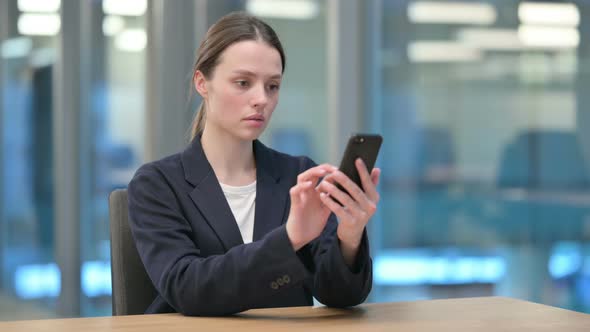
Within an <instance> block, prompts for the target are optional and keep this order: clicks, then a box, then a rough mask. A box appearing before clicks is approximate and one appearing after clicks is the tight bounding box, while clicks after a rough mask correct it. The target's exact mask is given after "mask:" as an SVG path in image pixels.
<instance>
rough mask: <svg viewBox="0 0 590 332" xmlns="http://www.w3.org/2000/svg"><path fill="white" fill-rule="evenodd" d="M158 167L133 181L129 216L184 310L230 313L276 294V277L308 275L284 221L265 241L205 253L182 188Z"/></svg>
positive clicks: (165, 289) (162, 286)
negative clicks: (181, 200) (180, 200)
mask: <svg viewBox="0 0 590 332" xmlns="http://www.w3.org/2000/svg"><path fill="white" fill-rule="evenodd" d="M166 179H167V178H166V177H165V176H164V175H163V174H162V173H161V171H160V170H158V169H157V168H156V167H153V166H149V164H148V165H147V166H143V167H142V168H140V169H139V170H138V172H137V173H136V175H135V177H134V178H133V180H132V181H131V182H130V184H129V186H128V197H129V221H130V226H131V230H132V233H133V236H134V238H135V242H136V245H137V249H138V252H139V254H140V257H141V259H142V261H143V263H144V265H145V267H146V270H147V272H148V275H149V276H150V278H151V280H152V282H153V283H154V285H155V287H156V289H157V290H158V292H159V293H160V295H161V296H162V297H163V298H164V299H165V300H166V301H167V302H168V303H169V304H170V305H171V306H172V307H173V308H174V309H176V310H177V311H178V312H180V313H182V314H185V315H199V316H200V315H206V316H216V315H228V314H232V313H237V312H240V311H244V310H247V309H250V308H253V307H257V306H258V305H257V304H259V303H263V302H264V299H265V298H268V297H269V296H273V295H274V294H276V291H277V290H276V289H273V287H270V286H269V285H273V281H275V280H277V277H279V278H283V279H282V280H283V281H285V282H288V283H290V284H292V285H293V284H299V283H300V282H303V281H304V280H305V279H306V278H307V277H309V272H307V270H306V268H305V266H304V264H303V263H302V261H301V260H300V259H299V257H298V256H297V254H296V253H295V251H294V250H293V248H292V246H291V244H290V241H289V238H288V236H287V232H286V229H285V226H284V225H283V226H281V227H279V228H277V229H275V230H273V231H271V232H269V233H268V234H266V236H265V237H264V238H263V239H261V240H260V241H256V242H252V243H248V244H243V245H238V246H236V247H233V248H231V249H230V250H228V251H227V252H226V253H225V254H222V255H214V256H208V257H202V256H201V255H200V249H199V244H198V243H195V242H194V240H193V236H192V235H193V234H192V232H193V231H192V229H191V226H190V224H189V222H188V221H187V220H186V219H185V218H184V217H183V215H182V213H181V207H180V206H179V203H178V199H177V197H176V196H175V195H176V194H177V193H176V192H175V191H174V190H173V189H172V188H173V186H172V185H170V184H169V183H168V182H167V180H166Z"/></svg>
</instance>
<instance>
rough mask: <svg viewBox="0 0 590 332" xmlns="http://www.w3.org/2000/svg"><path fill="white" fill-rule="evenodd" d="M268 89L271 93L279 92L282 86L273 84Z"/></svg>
mask: <svg viewBox="0 0 590 332" xmlns="http://www.w3.org/2000/svg"><path fill="white" fill-rule="evenodd" d="M268 88H269V89H270V91H277V90H278V89H279V88H280V85H278V84H271V85H269V86H268Z"/></svg>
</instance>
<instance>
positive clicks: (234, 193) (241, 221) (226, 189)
mask: <svg viewBox="0 0 590 332" xmlns="http://www.w3.org/2000/svg"><path fill="white" fill-rule="evenodd" d="M219 184H220V185H221V189H222V190H223V194H224V195H225V198H226V199H227V202H228V203H229V207H230V208H231V212H232V213H233V214H234V218H235V219H236V222H237V223H238V227H239V228H240V233H241V234H242V239H243V240H244V243H250V242H252V237H253V236H254V207H255V206H256V181H254V182H253V183H250V184H249V185H245V186H240V187H234V186H228V185H227V184H223V183H219Z"/></svg>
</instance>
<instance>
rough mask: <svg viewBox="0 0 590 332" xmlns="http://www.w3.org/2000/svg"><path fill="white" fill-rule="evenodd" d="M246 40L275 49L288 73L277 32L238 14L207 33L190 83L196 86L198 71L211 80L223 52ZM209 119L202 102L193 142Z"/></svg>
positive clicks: (232, 15) (242, 13) (218, 23)
mask: <svg viewBox="0 0 590 332" xmlns="http://www.w3.org/2000/svg"><path fill="white" fill-rule="evenodd" d="M243 40H261V41H264V42H265V43H267V44H268V45H270V46H272V47H274V48H275V49H276V50H277V51H278V52H279V54H280V56H281V64H282V72H284V71H285V61H286V59H285V52H284V51H283V46H282V45H281V42H280V40H279V37H278V36H277V34H276V32H275V31H274V30H273V29H272V28H271V27H270V26H269V25H268V24H266V23H265V22H263V21H262V20H260V19H258V18H256V17H254V16H252V15H249V14H247V13H244V12H236V13H231V14H228V15H225V16H223V17H222V18H221V19H219V21H217V22H216V23H215V24H213V25H212V26H211V27H210V28H209V30H208V31H207V34H206V35H205V39H204V40H203V42H202V43H201V45H200V46H199V50H198V52H197V58H196V60H195V64H194V65H193V76H192V77H193V79H192V80H191V82H194V77H195V74H196V72H197V70H199V71H200V72H201V73H203V76H205V79H211V77H212V75H213V71H214V69H215V67H216V66H217V64H218V63H219V57H220V56H221V54H222V53H223V51H225V49H226V48H227V47H228V46H230V45H232V44H234V43H237V42H239V41H243ZM191 84H194V83H191ZM192 90H193V91H194V89H192ZM206 116H207V115H206V109H205V103H204V102H201V105H200V106H199V109H198V110H197V113H196V114H195V117H194V118H193V122H192V124H191V140H192V139H193V138H195V136H197V135H198V134H199V133H200V132H202V131H203V129H204V126H205V117H206Z"/></svg>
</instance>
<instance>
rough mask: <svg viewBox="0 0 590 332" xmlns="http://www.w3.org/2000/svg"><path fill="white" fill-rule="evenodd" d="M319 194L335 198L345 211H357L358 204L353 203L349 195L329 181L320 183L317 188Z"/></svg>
mask: <svg viewBox="0 0 590 332" xmlns="http://www.w3.org/2000/svg"><path fill="white" fill-rule="evenodd" d="M318 187H319V190H320V192H325V193H328V194H329V195H330V196H331V197H333V198H335V199H337V200H338V202H340V203H341V204H342V205H344V206H345V207H346V209H347V210H350V211H353V210H358V209H359V208H360V207H359V204H358V203H357V202H355V201H354V200H353V199H352V198H351V197H350V195H348V194H347V193H345V192H344V191H342V190H340V189H339V188H338V187H336V186H335V185H334V184H332V183H330V182H329V181H322V183H320V185H319V186H318Z"/></svg>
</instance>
